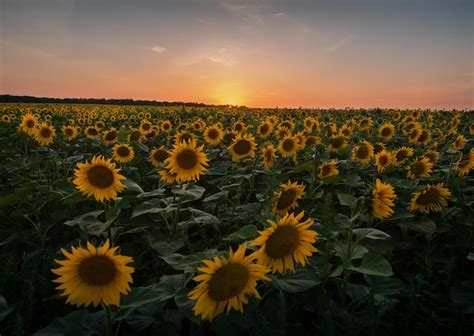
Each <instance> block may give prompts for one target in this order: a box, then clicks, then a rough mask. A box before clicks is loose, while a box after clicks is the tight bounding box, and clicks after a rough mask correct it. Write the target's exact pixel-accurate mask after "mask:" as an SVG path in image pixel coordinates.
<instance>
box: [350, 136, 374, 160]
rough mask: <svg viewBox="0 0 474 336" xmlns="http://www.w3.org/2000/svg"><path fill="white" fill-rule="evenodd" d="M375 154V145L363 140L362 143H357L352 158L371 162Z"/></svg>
mask: <svg viewBox="0 0 474 336" xmlns="http://www.w3.org/2000/svg"><path fill="white" fill-rule="evenodd" d="M373 156H374V146H372V144H371V143H370V142H367V141H363V142H362V143H360V144H358V145H355V146H354V148H353V149H352V160H354V161H356V162H359V163H362V164H365V165H366V164H369V163H370V160H372V157H373Z"/></svg>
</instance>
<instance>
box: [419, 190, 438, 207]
mask: <svg viewBox="0 0 474 336" xmlns="http://www.w3.org/2000/svg"><path fill="white" fill-rule="evenodd" d="M439 197H440V193H439V191H438V189H436V188H430V189H428V190H426V191H425V192H423V193H421V194H420V195H419V196H418V198H417V199H416V203H417V204H419V205H429V204H434V203H436V202H438V201H439Z"/></svg>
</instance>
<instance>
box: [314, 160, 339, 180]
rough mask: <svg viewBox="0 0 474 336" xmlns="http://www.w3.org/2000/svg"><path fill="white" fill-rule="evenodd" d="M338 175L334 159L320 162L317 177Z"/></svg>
mask: <svg viewBox="0 0 474 336" xmlns="http://www.w3.org/2000/svg"><path fill="white" fill-rule="evenodd" d="M337 175H339V170H338V169H337V162H336V160H331V161H329V162H326V163H322V164H321V165H320V166H319V178H321V179H323V178H326V177H330V176H337Z"/></svg>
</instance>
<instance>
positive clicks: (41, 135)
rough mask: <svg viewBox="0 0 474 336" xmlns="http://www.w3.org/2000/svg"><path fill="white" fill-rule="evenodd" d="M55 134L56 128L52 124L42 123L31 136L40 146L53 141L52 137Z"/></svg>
mask: <svg viewBox="0 0 474 336" xmlns="http://www.w3.org/2000/svg"><path fill="white" fill-rule="evenodd" d="M55 136H56V130H55V129H54V127H53V126H50V125H48V124H45V123H42V124H41V125H39V126H38V128H37V129H36V130H35V132H34V134H33V137H34V139H35V140H36V142H38V143H39V144H40V145H42V146H47V145H49V144H51V143H52V142H53V139H54V137H55Z"/></svg>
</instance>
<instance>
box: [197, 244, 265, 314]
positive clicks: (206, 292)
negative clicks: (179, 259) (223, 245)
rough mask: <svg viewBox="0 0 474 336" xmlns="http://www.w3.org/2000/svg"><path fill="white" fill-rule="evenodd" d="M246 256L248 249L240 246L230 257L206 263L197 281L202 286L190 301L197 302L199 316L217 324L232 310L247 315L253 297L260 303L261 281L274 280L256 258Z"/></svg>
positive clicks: (210, 260) (204, 261) (199, 286)
mask: <svg viewBox="0 0 474 336" xmlns="http://www.w3.org/2000/svg"><path fill="white" fill-rule="evenodd" d="M245 252H246V246H245V245H240V246H239V248H238V249H237V251H235V252H234V251H233V250H232V249H230V250H229V254H228V256H227V257H223V256H221V257H214V258H213V259H207V260H202V263H203V264H204V265H203V266H202V267H199V268H198V269H197V270H198V271H199V274H198V275H197V276H196V277H194V278H193V280H194V281H196V282H199V285H198V286H197V287H196V288H194V289H193V290H192V291H191V292H190V293H189V294H188V297H189V299H191V300H193V301H196V303H195V305H194V308H193V311H194V314H195V315H196V316H199V315H201V317H202V319H203V320H213V319H214V318H215V317H216V316H217V315H219V314H222V313H224V312H226V313H229V312H230V311H231V310H232V309H235V310H238V311H240V312H241V313H243V305H244V304H246V303H248V297H249V296H253V297H255V298H257V299H260V295H259V293H258V291H257V289H256V287H257V281H259V280H270V279H269V278H268V277H267V276H266V273H268V271H269V269H268V268H267V267H265V266H263V265H261V264H256V263H255V262H254V259H255V257H254V254H252V255H250V256H245Z"/></svg>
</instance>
